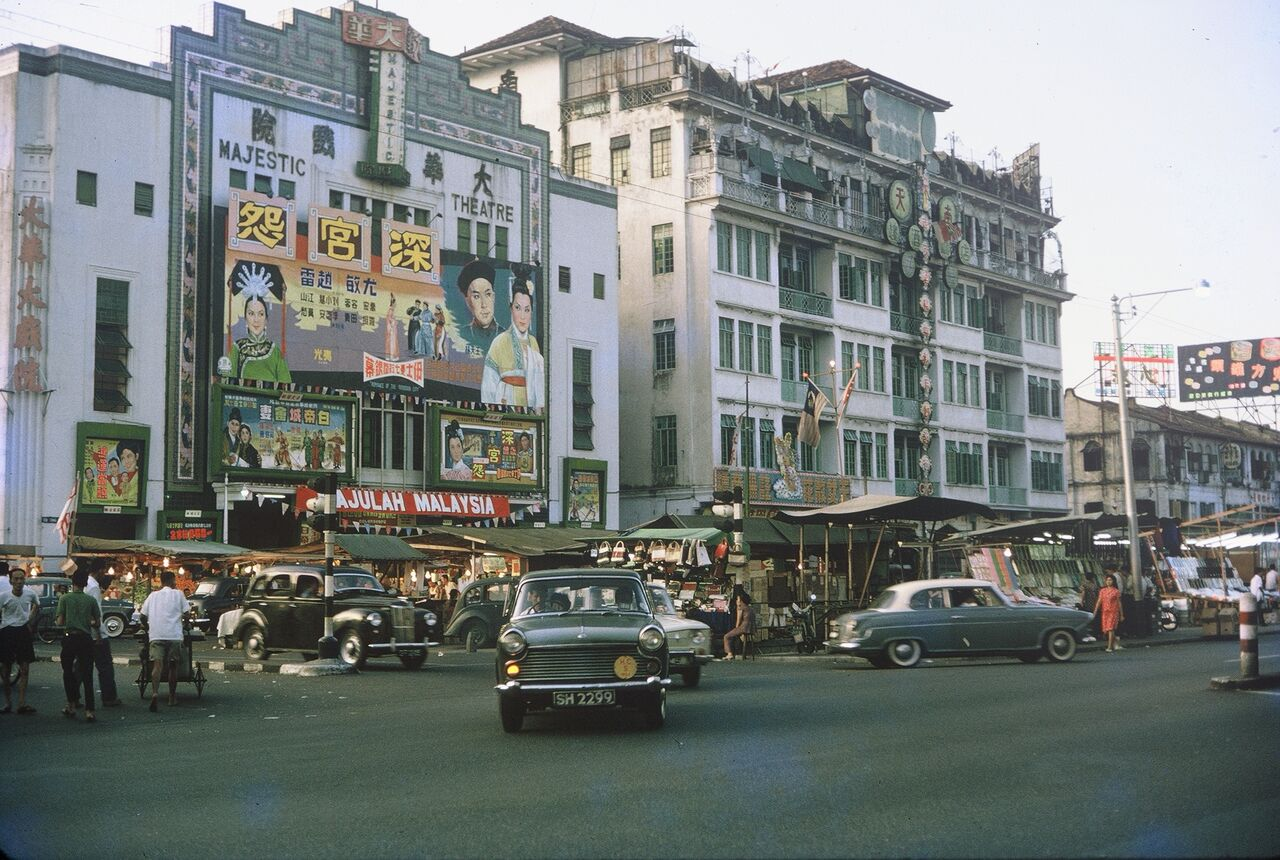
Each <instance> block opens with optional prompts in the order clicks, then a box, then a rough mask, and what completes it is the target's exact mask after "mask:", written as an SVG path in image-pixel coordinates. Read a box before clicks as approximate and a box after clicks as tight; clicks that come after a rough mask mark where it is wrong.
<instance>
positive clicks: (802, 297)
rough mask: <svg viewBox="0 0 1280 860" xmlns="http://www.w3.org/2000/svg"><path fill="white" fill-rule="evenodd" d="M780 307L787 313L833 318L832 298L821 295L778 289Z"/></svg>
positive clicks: (784, 288) (783, 288)
mask: <svg viewBox="0 0 1280 860" xmlns="http://www.w3.org/2000/svg"><path fill="white" fill-rule="evenodd" d="M778 307H779V308H781V309H782V310H785V311H797V312H799V313H802V314H812V315H813V316H817V317H833V316H835V315H834V314H833V313H832V311H831V297H830V296H824V295H822V294H821V293H805V292H801V291H800V290H789V289H787V288H786V287H778Z"/></svg>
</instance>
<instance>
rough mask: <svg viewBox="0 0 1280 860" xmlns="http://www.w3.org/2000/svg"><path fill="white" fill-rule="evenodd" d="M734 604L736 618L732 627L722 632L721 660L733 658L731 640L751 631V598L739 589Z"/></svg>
mask: <svg viewBox="0 0 1280 860" xmlns="http://www.w3.org/2000/svg"><path fill="white" fill-rule="evenodd" d="M735 605H736V606H737V620H735V621H734V624H733V629H731V630H730V631H729V632H728V633H726V634H724V657H722V658H721V659H723V660H732V659H733V640H734V639H741V638H742V637H744V636H746V635H747V634H748V633H749V632H751V598H750V597H747V593H746V592H745V591H742V590H741V589H739V590H738V599H737V601H735ZM744 655H745V649H744Z"/></svg>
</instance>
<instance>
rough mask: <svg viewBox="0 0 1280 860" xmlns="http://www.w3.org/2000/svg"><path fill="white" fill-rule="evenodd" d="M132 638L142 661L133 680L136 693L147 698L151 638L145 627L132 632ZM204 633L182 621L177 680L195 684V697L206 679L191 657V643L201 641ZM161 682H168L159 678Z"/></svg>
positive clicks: (200, 691) (149, 682) (202, 688)
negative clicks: (136, 677)
mask: <svg viewBox="0 0 1280 860" xmlns="http://www.w3.org/2000/svg"><path fill="white" fill-rule="evenodd" d="M133 638H134V639H135V640H137V641H138V643H139V645H140V650H139V652H138V658H139V659H140V660H141V662H142V668H141V669H139V670H138V679H137V680H136V681H134V683H135V684H137V685H138V695H139V696H141V697H142V698H143V699H145V698H147V688H148V687H150V686H151V654H150V651H151V640H150V638H149V637H148V636H147V631H146V630H145V629H139V630H138V632H137V633H135V634H133ZM203 641H204V633H203V632H202V631H201V630H200V628H199V627H196V626H194V625H193V624H191V622H190V621H183V623H182V657H181V658H180V659H179V660H178V680H179V681H184V682H188V683H192V684H195V685H196V698H197V699H198V698H200V697H201V695H202V694H203V693H204V685H205V683H206V681H207V679H206V678H205V676H204V669H202V668H201V667H200V664H199V663H196V662H195V661H194V660H192V659H191V643H192V642H203ZM161 683H162V684H167V683H168V682H167V681H166V680H164V679H161Z"/></svg>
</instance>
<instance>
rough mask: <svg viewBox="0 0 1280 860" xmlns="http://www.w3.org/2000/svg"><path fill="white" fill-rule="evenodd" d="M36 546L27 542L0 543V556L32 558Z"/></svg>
mask: <svg viewBox="0 0 1280 860" xmlns="http://www.w3.org/2000/svg"><path fill="white" fill-rule="evenodd" d="M35 554H36V548H35V547H34V546H32V545H31V544H28V543H0V556H3V557H5V558H13V557H15V556H16V557H18V558H33V557H34V556H35Z"/></svg>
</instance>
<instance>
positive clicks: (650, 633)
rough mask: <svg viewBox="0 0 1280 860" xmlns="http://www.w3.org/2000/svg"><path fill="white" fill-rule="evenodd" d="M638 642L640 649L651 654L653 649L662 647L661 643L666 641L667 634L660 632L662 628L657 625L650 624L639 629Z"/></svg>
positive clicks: (657, 649) (656, 649)
mask: <svg viewBox="0 0 1280 860" xmlns="http://www.w3.org/2000/svg"><path fill="white" fill-rule="evenodd" d="M638 638H639V642H640V650H641V651H646V652H648V653H650V654H652V653H653V652H654V651H659V650H661V649H662V644H663V643H664V642H665V641H666V639H667V636H666V634H665V633H663V632H662V628H661V627H658V626H657V625H654V624H650V625H649V626H648V627H646V628H644V629H643V630H641V631H640V636H639V637H638Z"/></svg>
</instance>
